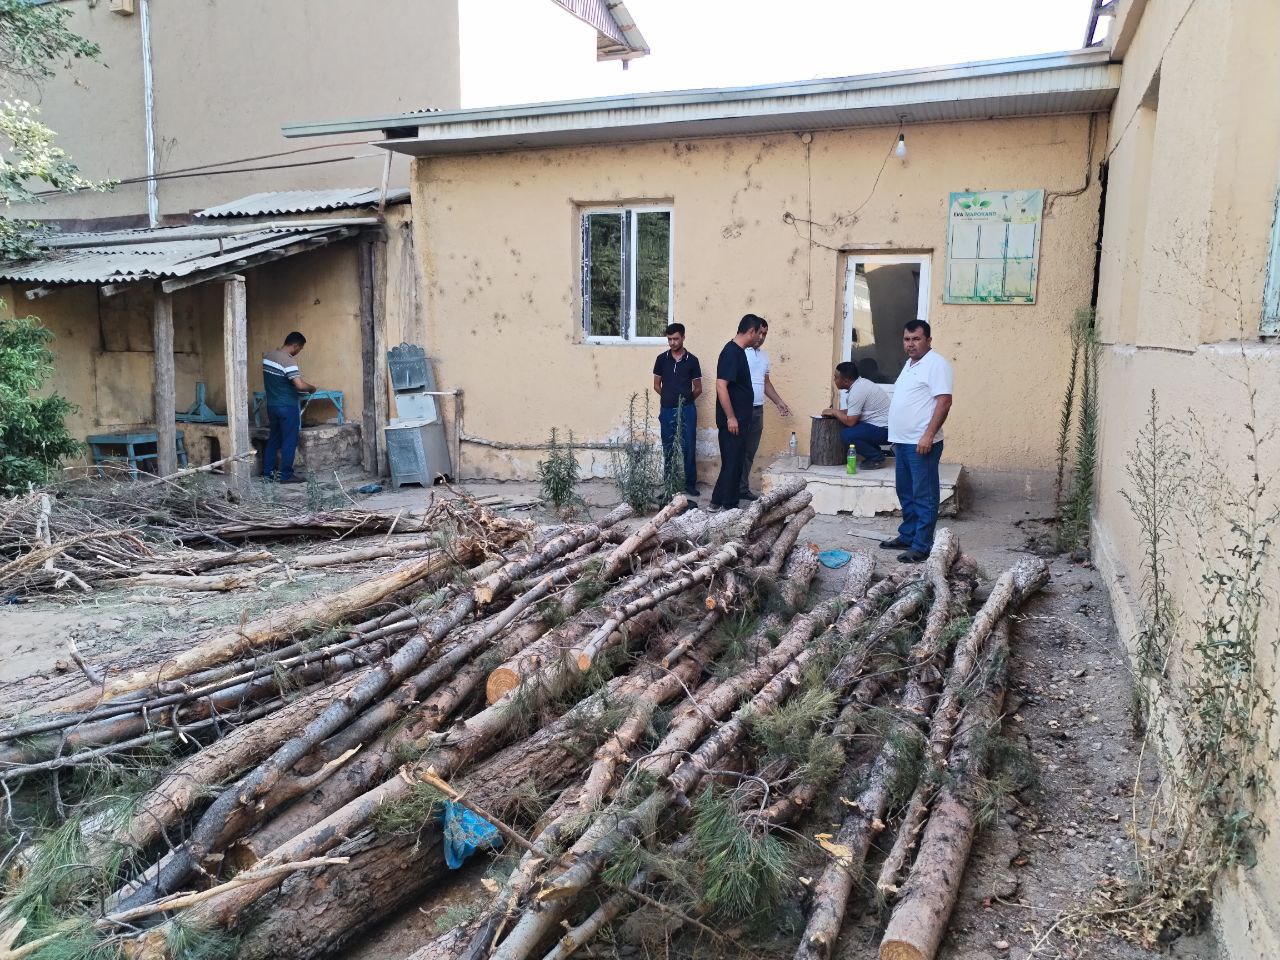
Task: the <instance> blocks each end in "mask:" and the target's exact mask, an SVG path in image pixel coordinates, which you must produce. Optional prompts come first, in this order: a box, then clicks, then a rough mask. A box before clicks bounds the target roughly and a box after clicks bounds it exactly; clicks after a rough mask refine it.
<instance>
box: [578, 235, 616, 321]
mask: <svg viewBox="0 0 1280 960" xmlns="http://www.w3.org/2000/svg"><path fill="white" fill-rule="evenodd" d="M586 221H587V256H588V257H589V259H590V272H589V274H588V283H589V285H590V296H589V298H588V300H587V334H588V335H589V336H593V337H620V336H622V214H620V213H589V214H587V215H586Z"/></svg>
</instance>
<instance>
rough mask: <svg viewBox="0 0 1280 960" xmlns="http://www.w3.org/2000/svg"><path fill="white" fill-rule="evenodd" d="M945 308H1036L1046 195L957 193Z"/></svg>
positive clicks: (1028, 192) (952, 206)
mask: <svg viewBox="0 0 1280 960" xmlns="http://www.w3.org/2000/svg"><path fill="white" fill-rule="evenodd" d="M947 209H948V215H947V273H946V277H947V281H946V284H945V286H944V288H943V295H942V300H943V302H944V303H1035V302H1036V273H1037V268H1038V265H1039V261H1040V219H1041V214H1042V212H1043V210H1044V190H1042V189H1041V190H987V191H984V192H981V193H953V194H951V202H950V203H949V204H948V205H947Z"/></svg>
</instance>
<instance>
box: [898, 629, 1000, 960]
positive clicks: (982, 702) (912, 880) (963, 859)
mask: <svg viewBox="0 0 1280 960" xmlns="http://www.w3.org/2000/svg"><path fill="white" fill-rule="evenodd" d="M991 641H992V642H991V646H990V651H989V654H988V656H987V657H986V658H985V661H984V662H985V663H987V664H989V665H990V668H991V673H992V674H993V676H992V680H991V682H990V685H989V686H988V687H987V689H986V690H984V691H983V694H982V695H981V696H980V697H979V698H978V700H977V702H976V704H975V705H974V706H973V707H972V708H971V710H972V712H971V713H970V714H968V715H967V716H966V719H965V722H964V723H963V725H962V727H961V729H960V731H959V734H958V735H957V737H956V743H955V746H954V748H953V749H952V751H951V757H950V760H949V762H948V769H949V770H950V773H951V777H950V779H949V780H948V781H947V782H945V783H944V784H943V785H942V787H941V789H940V790H939V791H938V796H937V798H936V799H935V800H934V803H933V810H932V812H931V813H930V815H929V820H928V823H927V825H926V826H925V829H924V836H923V839H922V840H921V843H920V852H919V854H918V856H917V857H916V862H915V865H914V866H913V867H912V868H911V873H910V875H909V876H908V878H907V883H906V886H905V887H904V888H903V891H902V896H901V898H900V899H899V901H898V904H897V906H895V907H894V910H893V915H892V916H891V917H890V918H889V925H888V926H887V927H886V928H885V932H884V937H883V939H882V940H881V941H880V960H933V958H934V957H935V956H936V955H937V952H938V946H939V945H940V944H941V943H942V938H943V936H945V935H946V932H947V923H948V921H949V920H950V918H951V911H952V910H953V909H954V907H955V903H956V896H957V895H958V894H959V892H960V883H961V881H962V880H963V879H964V872H965V865H966V864H967V862H968V860H969V850H970V848H971V847H972V846H973V837H974V833H975V831H976V829H977V826H976V821H975V816H974V808H975V803H976V794H977V789H978V783H979V781H980V780H981V778H982V776H983V773H984V770H983V769H982V752H981V749H980V748H979V746H978V744H979V742H980V741H981V740H982V739H985V738H986V737H989V736H990V735H991V734H992V733H993V732H995V731H998V730H999V727H1000V719H1001V717H1000V708H1001V705H1002V704H1003V702H1004V692H1005V675H1006V674H1005V669H1006V662H1007V660H1008V631H1007V630H1005V629H1001V628H997V629H995V630H993V631H992V633H991Z"/></svg>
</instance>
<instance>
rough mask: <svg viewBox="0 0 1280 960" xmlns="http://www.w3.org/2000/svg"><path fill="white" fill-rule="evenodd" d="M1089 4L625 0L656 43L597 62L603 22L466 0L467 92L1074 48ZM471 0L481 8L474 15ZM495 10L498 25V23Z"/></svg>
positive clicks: (635, 87) (677, 83)
mask: <svg viewBox="0 0 1280 960" xmlns="http://www.w3.org/2000/svg"><path fill="white" fill-rule="evenodd" d="M1090 6H1091V3H1090V0H893V2H892V3H885V2H878V0H787V2H785V3H779V2H776V0H627V9H628V10H629V11H630V12H631V13H632V15H633V16H634V17H635V20H636V24H637V25H638V26H639V28H640V31H641V32H642V33H643V34H644V37H645V40H646V41H647V42H648V44H649V47H650V48H651V49H652V51H653V52H652V54H650V55H649V56H647V57H643V58H641V59H639V60H634V61H632V62H631V64H630V67H629V69H627V70H625V71H624V70H623V69H622V65H621V64H620V63H617V62H606V63H596V62H595V60H594V50H595V31H594V30H593V29H592V28H591V27H589V26H587V25H586V24H583V23H579V22H578V21H576V20H573V19H572V18H570V17H567V16H566V15H565V14H564V13H563V11H561V10H559V9H558V7H557V6H556V5H555V4H550V3H530V2H529V0H497V2H496V3H494V4H465V3H464V4H463V5H462V7H461V10H462V23H461V30H462V37H461V41H462V46H463V76H462V100H463V106H464V107H481V106H496V105H503V104H514V103H532V102H537V101H543V100H563V99H572V98H579V97H596V96H606V95H609V94H616V93H633V92H640V91H647V90H680V89H693V88H700V87H730V86H749V85H753V84H762V83H779V82H785V81H788V80H809V79H815V78H819V77H842V76H850V75H854V74H863V73H880V72H883V71H888V70H905V69H908V68H911V67H924V66H934V65H938V64H948V63H965V62H970V61H974V60H992V59H998V58H1004V57H1016V56H1022V55H1026V54H1033V53H1047V52H1052V51H1059V50H1075V49H1077V48H1079V47H1080V46H1081V42H1082V40H1083V38H1084V29H1085V23H1086V20H1087V19H1088V15H1089V9H1090ZM495 7H496V8H497V10H496V11H495ZM468 8H471V9H472V10H473V11H475V12H474V13H472V14H471V15H468V13H467V10H468ZM481 9H484V10H485V11H486V13H485V15H484V16H480V15H479V11H480V10H481ZM495 12H500V17H501V20H502V22H503V29H501V30H494V29H493V25H494V23H495ZM548 18H550V19H548ZM566 21H567V22H566ZM531 37H537V38H538V40H537V42H536V43H530V38H531Z"/></svg>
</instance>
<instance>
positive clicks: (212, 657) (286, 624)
mask: <svg viewBox="0 0 1280 960" xmlns="http://www.w3.org/2000/svg"><path fill="white" fill-rule="evenodd" d="M480 548H481V547H480V544H479V542H478V541H475V540H471V541H469V542H465V543H461V544H454V546H453V549H452V550H451V551H450V553H449V554H444V553H434V554H432V555H431V556H429V557H423V558H422V559H419V560H413V561H410V562H409V563H406V564H403V565H402V566H400V567H398V568H396V569H395V570H392V571H390V572H389V573H381V574H378V575H376V576H373V577H370V578H369V579H368V580H365V581H363V582H362V583H358V584H356V585H355V586H354V587H351V588H349V589H347V590H343V591H341V592H340V593H335V594H320V595H319V596H317V597H315V598H313V599H311V600H308V601H306V602H305V603H301V604H297V605H294V606H292V607H286V608H285V609H283V610H277V611H275V612H274V613H269V614H267V615H266V616H264V617H260V618H259V619H257V620H254V621H251V622H250V623H246V624H244V625H243V626H241V627H238V628H237V629H235V630H231V631H228V632H226V633H222V634H219V635H217V636H214V637H212V638H210V639H208V640H206V641H204V642H203V643H198V644H196V645H195V646H194V647H191V648H190V649H188V650H184V651H183V652H181V653H179V654H177V655H176V656H174V657H172V658H170V659H168V660H165V661H163V662H162V663H159V664H155V665H153V666H150V667H148V668H147V669H145V670H136V671H133V672H131V673H126V674H123V675H122V676H118V677H115V678H109V679H108V680H107V682H106V683H105V684H104V685H103V687H102V688H101V690H97V689H95V690H92V691H90V692H88V693H86V694H82V695H80V696H78V697H76V698H75V699H74V700H73V701H71V702H69V703H61V704H58V705H57V706H58V707H59V708H61V709H65V710H68V711H76V710H88V709H90V708H92V707H93V706H94V705H95V704H96V703H98V702H100V701H102V700H113V699H115V698H117V697H121V696H123V695H124V694H126V693H132V692H133V691H135V690H143V689H145V688H147V687H149V686H151V685H152V684H157V683H160V682H161V681H163V680H170V679H173V678H175V677H182V676H185V675H187V674H189V673H193V672H195V671H196V670H200V669H203V668H206V667H211V666H216V665H218V664H223V663H226V662H228V661H230V660H235V659H237V658H239V657H242V656H244V655H246V654H248V653H251V652H254V651H258V650H265V649H269V648H271V647H272V646H274V645H276V644H277V643H279V641H281V640H283V639H286V638H289V637H292V636H294V635H296V634H298V633H300V632H304V631H307V630H314V629H317V628H323V627H328V626H332V625H333V624H335V623H340V622H342V621H343V620H346V619H350V618H351V616H352V615H353V614H355V613H358V612H359V611H361V610H366V609H368V608H369V607H371V606H373V605H374V604H376V603H378V602H379V601H381V600H383V599H384V598H386V597H388V596H390V595H391V594H393V593H396V592H397V591H399V590H403V589H404V588H405V587H407V586H409V585H411V584H413V583H416V582H418V581H419V580H423V579H425V578H427V577H429V576H431V575H433V574H435V573H438V572H440V571H442V570H445V569H446V568H448V567H450V566H452V565H453V564H454V563H455V562H457V560H458V559H459V558H462V560H463V562H464V563H466V564H467V565H469V564H470V562H473V561H474V560H475V559H476V558H478V556H479V553H480Z"/></svg>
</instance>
